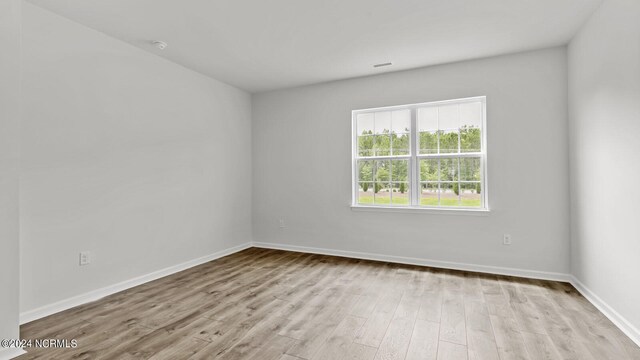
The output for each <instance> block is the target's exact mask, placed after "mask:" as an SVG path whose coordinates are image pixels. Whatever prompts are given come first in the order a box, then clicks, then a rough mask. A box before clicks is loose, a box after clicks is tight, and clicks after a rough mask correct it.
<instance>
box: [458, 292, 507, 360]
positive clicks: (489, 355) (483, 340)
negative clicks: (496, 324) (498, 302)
mask: <svg viewBox="0 0 640 360" xmlns="http://www.w3.org/2000/svg"><path fill="white" fill-rule="evenodd" d="M465 319H466V329H467V350H468V353H469V359H472V360H480V359H482V360H499V359H500V357H499V355H498V348H497V346H496V340H495V335H494V333H493V326H492V325H491V319H490V318H489V312H488V311H487V307H486V305H485V303H484V301H477V300H473V298H472V300H471V301H467V300H466V299H465Z"/></svg>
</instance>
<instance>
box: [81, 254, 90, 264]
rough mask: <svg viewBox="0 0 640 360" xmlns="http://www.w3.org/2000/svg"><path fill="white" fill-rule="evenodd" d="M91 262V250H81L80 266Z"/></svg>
mask: <svg viewBox="0 0 640 360" xmlns="http://www.w3.org/2000/svg"><path fill="white" fill-rule="evenodd" d="M90 263H91V252H89V251H81V252H80V266H83V265H89V264H90Z"/></svg>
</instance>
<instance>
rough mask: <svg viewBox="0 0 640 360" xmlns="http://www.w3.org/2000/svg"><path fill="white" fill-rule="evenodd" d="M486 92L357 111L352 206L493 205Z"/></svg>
mask: <svg viewBox="0 0 640 360" xmlns="http://www.w3.org/2000/svg"><path fill="white" fill-rule="evenodd" d="M485 106H486V98H485V97H474V98H467V99H458V100H448V101H438V102H431V103H423V104H413V105H403V106H392V107H387V108H376V109H367V110H355V111H353V205H354V206H379V207H400V208H402V207H405V208H453V209H476V210H477V209H487V208H488V206H487V195H486V194H487V191H486V186H485V185H486V180H485V179H486V175H485V173H486V163H487V158H486V140H485V139H486V129H485Z"/></svg>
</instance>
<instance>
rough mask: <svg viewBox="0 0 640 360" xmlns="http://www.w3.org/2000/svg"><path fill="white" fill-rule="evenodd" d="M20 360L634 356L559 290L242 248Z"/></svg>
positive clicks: (46, 333) (91, 311)
mask: <svg viewBox="0 0 640 360" xmlns="http://www.w3.org/2000/svg"><path fill="white" fill-rule="evenodd" d="M21 337H22V338H23V339H42V338H47V339H67V340H70V339H76V340H77V341H78V347H77V348H64V349H45V348H40V349H37V348H29V349H27V354H24V355H22V356H20V357H19V359H20V360H25V359H34V360H35V359H47V360H48V359H56V360H58V359H59V360H63V359H75V360H77V359H114V360H115V359H118V360H120V359H124V360H127V359H171V360H173V359H187V358H192V359H212V358H221V359H251V360H258V359H260V360H262V359H266V360H270V359H273V360H277V359H282V360H301V359H303V360H319V359H331V360H333V359H337V360H340V359H362V360H372V359H374V358H375V357H377V358H379V359H403V358H404V359H407V360H415V359H427V360H429V359H431V360H432V359H467V358H472V359H474V358H475V359H497V358H498V357H499V358H500V360H511V359H532V360H533V359H563V360H564V359H579V360H595V359H598V360H599V359H616V360H618V359H619V360H630V359H640V348H639V347H638V346H636V345H635V344H634V343H633V342H632V341H631V340H630V339H629V338H628V337H626V336H625V335H624V334H623V333H622V332H621V331H620V329H618V328H617V327H615V325H613V323H611V321H609V319H607V318H606V317H605V316H604V315H603V314H602V313H600V312H599V311H598V310H597V309H596V308H595V307H594V306H593V305H592V304H591V303H589V302H588V301H587V300H586V299H585V298H584V297H582V296H581V295H580V293H578V292H577V290H575V289H574V288H573V287H572V286H571V285H569V284H567V283H559V282H553V281H542V280H531V279H521V278H513V277H508V276H499V275H488V274H477V273H469V272H463V271H454V270H441V269H435V268H428V267H419V266H413V265H400V264H392V263H387V262H375V261H367V260H357V259H347V258H340V257H332V256H323V255H317V254H304V253H299V252H287V251H280V250H269V249H258V248H252V249H247V250H244V251H241V252H238V253H236V254H233V255H230V256H226V257H223V258H221V259H218V260H215V261H211V262H208V263H205V264H202V265H199V266H196V267H193V268H190V269H187V270H185V271H182V272H180V273H176V274H173V275H170V276H167V277H164V278H161V279H157V280H154V281H151V282H149V283H145V284H143V285H140V286H137V287H134V288H131V289H127V290H125V291H122V292H119V293H116V294H112V295H109V296H107V297H105V298H103V299H101V300H99V301H95V302H91V303H88V304H84V305H81V306H78V307H75V308H72V309H69V310H66V311H63V312H60V313H58V314H54V315H52V316H49V317H47V318H44V319H40V320H37V321H34V322H31V323H28V324H25V325H23V326H22V327H21Z"/></svg>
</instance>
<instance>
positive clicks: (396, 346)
mask: <svg viewBox="0 0 640 360" xmlns="http://www.w3.org/2000/svg"><path fill="white" fill-rule="evenodd" d="M416 315H417V311H416ZM414 324H415V317H413V318H408V317H399V318H395V319H393V320H391V323H390V324H389V327H388V328H387V332H386V333H385V335H384V338H383V339H382V342H381V343H380V346H379V347H378V352H377V353H376V357H375V359H376V360H403V359H404V358H405V356H406V355H407V350H408V348H409V342H410V341H411V333H412V332H413V326H414Z"/></svg>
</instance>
